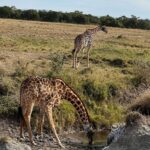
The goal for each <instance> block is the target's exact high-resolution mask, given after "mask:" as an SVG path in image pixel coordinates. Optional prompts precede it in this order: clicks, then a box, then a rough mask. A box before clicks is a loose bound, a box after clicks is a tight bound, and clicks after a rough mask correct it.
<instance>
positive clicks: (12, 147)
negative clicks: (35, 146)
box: [0, 137, 31, 150]
mask: <svg viewBox="0 0 150 150" xmlns="http://www.w3.org/2000/svg"><path fill="white" fill-rule="evenodd" d="M0 150H31V148H30V147H29V146H28V145H26V144H22V143H20V142H18V141H16V140H13V139H12V138H10V137H3V138H1V139H0Z"/></svg>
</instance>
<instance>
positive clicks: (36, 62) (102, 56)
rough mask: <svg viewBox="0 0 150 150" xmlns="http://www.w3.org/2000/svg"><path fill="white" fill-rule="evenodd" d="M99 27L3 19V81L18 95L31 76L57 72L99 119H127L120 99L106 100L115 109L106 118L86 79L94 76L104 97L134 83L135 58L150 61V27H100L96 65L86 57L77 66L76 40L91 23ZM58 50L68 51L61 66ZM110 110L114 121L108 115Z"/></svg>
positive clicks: (0, 46)
mask: <svg viewBox="0 0 150 150" xmlns="http://www.w3.org/2000/svg"><path fill="white" fill-rule="evenodd" d="M93 27H95V26H94V25H76V24H65V23H48V22H38V21H23V20H11V19H0V82H2V83H3V85H4V86H6V87H7V88H8V90H9V91H11V93H12V94H14V95H17V94H16V93H17V92H18V91H19V87H20V83H21V82H22V80H23V79H24V78H26V77H27V76H29V75H40V76H49V77H51V76H52V75H55V76H57V77H60V78H62V79H63V80H65V81H66V82H67V83H68V84H69V85H70V86H72V87H73V88H74V89H75V91H76V92H77V93H79V95H80V96H81V97H82V99H85V100H84V102H85V103H86V105H87V106H88V107H89V109H90V112H91V114H92V116H93V118H94V117H95V118H96V119H97V120H100V121H102V122H103V121H104V122H109V123H114V122H115V121H118V120H121V118H122V117H121V115H122V112H123V108H122V107H121V109H120V108H118V109H116V108H115V106H116V105H118V104H114V105H111V104H109V103H106V107H108V108H110V109H106V110H107V111H108V110H110V112H109V114H108V113H104V114H103V116H102V117H101V112H102V110H103V107H101V106H100V105H101V101H98V105H97V102H95V99H94V98H93V99H92V100H91V99H90V97H89V95H86V94H85V93H84V90H85V89H84V88H83V84H84V83H85V82H86V81H87V80H90V81H92V82H93V86H94V88H93V89H96V90H97V91H96V92H97V93H96V95H98V96H99V95H100V97H98V98H97V99H100V98H101V97H103V100H109V99H111V98H112V97H113V95H111V94H112V93H110V92H112V90H116V89H117V92H118V93H119V91H121V90H124V89H128V88H129V87H131V86H133V85H132V82H131V79H132V78H133V77H134V74H133V71H134V68H135V62H141V61H142V62H144V63H145V62H146V63H147V62H148V63H149V60H150V51H149V49H150V31H147V30H136V29H120V28H111V27H108V34H104V33H103V32H99V33H97V34H96V35H95V36H94V41H93V46H92V48H91V55H90V68H86V59H83V60H81V65H80V68H79V69H78V70H74V69H72V68H71V66H72V58H71V50H72V49H73V43H74V41H73V40H74V38H75V37H76V36H77V35H78V34H80V33H82V32H84V31H85V30H86V29H87V28H93ZM56 54H57V55H58V56H60V55H63V56H64V62H63V64H62V66H61V67H60V68H59V67H56V68H53V59H52V58H53V56H55V55H56ZM79 57H81V54H79ZM115 60H120V61H121V62H123V63H124V64H125V66H117V65H115V64H113V65H112V63H111V62H113V63H114V62H115ZM57 63H58V62H56V64H55V65H54V66H57ZM122 70H124V72H126V73H123V71H122ZM110 87H111V88H112V87H113V89H110ZM110 90H111V91H110ZM8 96H9V95H8ZM5 98H6V99H7V97H5ZM17 98H18V97H17ZM17 98H16V101H18V99H17ZM113 99H116V97H113ZM88 101H90V103H88ZM14 106H16V103H15V105H14ZM64 106H65V105H64ZM112 106H114V107H112ZM66 107H67V106H66ZM68 107H69V106H68ZM111 107H112V108H111ZM118 107H119V106H118ZM8 109H9V108H8ZM96 110H97V111H96ZM104 112H105V111H104ZM66 114H67V113H66ZM117 114H118V115H117ZM107 115H109V120H106V119H105V118H107ZM66 116H67V115H66ZM109 123H108V124H109Z"/></svg>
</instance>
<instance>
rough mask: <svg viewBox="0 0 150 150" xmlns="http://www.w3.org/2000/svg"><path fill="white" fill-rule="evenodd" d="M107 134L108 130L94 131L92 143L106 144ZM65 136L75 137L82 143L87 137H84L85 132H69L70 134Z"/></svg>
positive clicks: (85, 142) (86, 141)
mask: <svg viewBox="0 0 150 150" xmlns="http://www.w3.org/2000/svg"><path fill="white" fill-rule="evenodd" d="M108 134H109V131H97V132H95V134H94V140H93V144H96V145H101V144H106V141H107V135H108ZM66 136H67V137H68V138H71V139H77V140H78V141H79V142H80V143H84V144H87V143H88V139H87V137H86V133H85V132H78V133H77V132H76V133H70V134H67V135H66Z"/></svg>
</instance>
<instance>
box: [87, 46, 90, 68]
mask: <svg viewBox="0 0 150 150" xmlns="http://www.w3.org/2000/svg"><path fill="white" fill-rule="evenodd" d="M90 48H91V45H90V46H89V47H88V50H87V67H88V68H89V66H90V64H89V53H90Z"/></svg>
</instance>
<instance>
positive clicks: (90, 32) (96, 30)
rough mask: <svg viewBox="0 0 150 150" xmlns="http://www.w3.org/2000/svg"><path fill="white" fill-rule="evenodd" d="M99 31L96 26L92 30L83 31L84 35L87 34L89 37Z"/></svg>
mask: <svg viewBox="0 0 150 150" xmlns="http://www.w3.org/2000/svg"><path fill="white" fill-rule="evenodd" d="M99 30H100V27H99V26H97V27H96V28H93V29H87V30H86V31H85V34H89V35H93V34H95V33H96V32H98V31H99Z"/></svg>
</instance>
